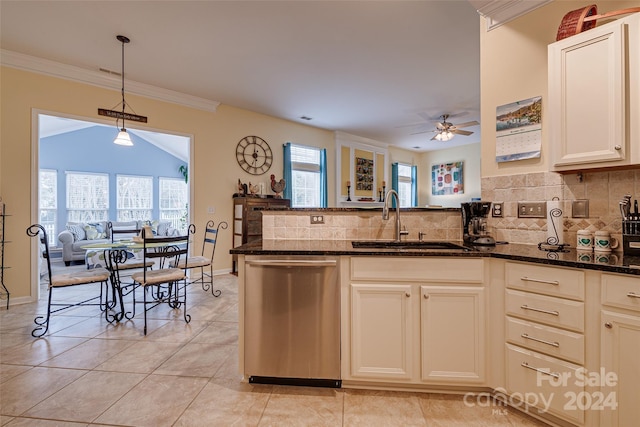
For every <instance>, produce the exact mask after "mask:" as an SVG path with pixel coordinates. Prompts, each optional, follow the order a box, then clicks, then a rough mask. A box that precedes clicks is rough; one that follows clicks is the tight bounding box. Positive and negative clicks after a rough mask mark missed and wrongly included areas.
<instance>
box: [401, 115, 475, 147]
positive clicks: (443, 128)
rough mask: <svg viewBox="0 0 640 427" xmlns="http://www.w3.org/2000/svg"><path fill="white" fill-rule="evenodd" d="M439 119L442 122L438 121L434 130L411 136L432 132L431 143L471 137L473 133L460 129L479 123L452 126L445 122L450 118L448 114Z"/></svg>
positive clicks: (472, 122)
mask: <svg viewBox="0 0 640 427" xmlns="http://www.w3.org/2000/svg"><path fill="white" fill-rule="evenodd" d="M440 117H441V118H442V121H439V122H437V123H436V129H434V130H426V131H422V132H416V133H412V134H411V135H418V134H421V133H426V132H434V133H435V135H434V136H433V138H431V141H433V140H437V141H449V140H450V139H451V138H453V137H454V136H455V135H464V136H469V135H471V134H472V133H473V132H470V131H468V130H462V129H461V128H466V127H469V126H477V125H479V124H480V123H479V122H477V121H475V120H473V121H471V122H465V123H459V124H453V123H451V122H448V121H447V119H448V118H449V117H451V116H450V115H449V114H443V115H442V116H440Z"/></svg>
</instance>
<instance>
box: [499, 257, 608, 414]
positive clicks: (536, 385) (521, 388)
mask: <svg viewBox="0 0 640 427" xmlns="http://www.w3.org/2000/svg"><path fill="white" fill-rule="evenodd" d="M596 285H597V283H596ZM505 286H506V289H505V314H506V316H505V322H506V326H505V338H506V344H505V352H506V355H505V359H506V373H505V378H506V390H507V393H508V394H509V395H511V396H512V398H513V399H517V398H518V397H520V396H527V393H529V395H528V396H533V395H532V394H531V393H536V394H535V396H538V397H540V399H533V403H531V405H532V406H535V407H536V408H537V409H538V410H540V411H542V412H544V413H549V414H550V415H552V416H555V417H558V418H561V419H563V420H566V421H569V422H571V423H573V424H576V425H584V424H585V411H584V410H583V409H582V408H580V407H578V405H576V407H573V406H572V404H571V401H570V399H571V397H572V396H575V397H578V396H582V395H584V394H585V387H584V385H583V384H581V383H580V382H579V381H576V378H578V376H579V372H582V371H583V370H584V369H585V368H584V365H585V330H586V320H585V287H586V286H585V273H584V272H583V271H581V270H577V269H567V268H560V267H548V266H542V265H533V264H528V263H518V262H507V263H506V264H505ZM563 378H567V381H562V379H563ZM589 392H590V390H589ZM590 396H591V394H589V397H590Z"/></svg>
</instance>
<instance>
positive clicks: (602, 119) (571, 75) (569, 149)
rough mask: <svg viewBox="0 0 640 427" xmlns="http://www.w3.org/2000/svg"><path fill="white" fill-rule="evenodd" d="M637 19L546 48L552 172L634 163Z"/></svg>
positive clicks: (636, 109)
mask: <svg viewBox="0 0 640 427" xmlns="http://www.w3.org/2000/svg"><path fill="white" fill-rule="evenodd" d="M638 16H640V14H636V15H632V16H631V17H629V18H627V19H620V20H617V21H614V22H611V23H609V24H605V25H602V26H600V27H596V28H594V29H592V30H589V31H586V32H584V33H581V34H578V35H575V36H572V37H569V38H566V39H564V40H561V41H558V42H556V43H553V44H551V45H549V48H548V56H549V94H548V97H549V114H548V115H547V117H548V119H549V146H550V150H551V154H552V169H553V170H556V171H569V170H578V169H589V168H602V167H613V166H625V165H631V164H635V163H637V159H634V157H633V156H632V153H631V152H630V149H631V147H632V145H633V144H632V143H631V142H632V141H631V139H632V138H636V139H637V137H638V135H637V123H635V122H637V121H638V120H637V114H638V97H639V96H640V95H639V94H638V93H637V90H638V76H637V73H638V52H636V51H637V50H638V47H639V46H640V41H639V40H637V39H638V21H639V19H638ZM634 89H635V91H636V92H635V93H634ZM634 114H635V115H636V117H635V118H634ZM636 143H637V141H636ZM636 149H637V147H636ZM636 157H637V155H636Z"/></svg>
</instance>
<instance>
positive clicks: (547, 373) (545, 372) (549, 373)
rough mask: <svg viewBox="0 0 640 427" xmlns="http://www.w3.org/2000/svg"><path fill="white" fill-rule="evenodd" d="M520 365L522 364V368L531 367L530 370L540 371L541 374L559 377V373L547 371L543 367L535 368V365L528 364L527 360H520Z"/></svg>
mask: <svg viewBox="0 0 640 427" xmlns="http://www.w3.org/2000/svg"><path fill="white" fill-rule="evenodd" d="M520 366H522V367H523V368H527V369H531V370H532V371H536V372H540V373H541V374H546V375H549V376H550V377H553V378H560V374H557V373H555V372H547V371H545V370H543V369H540V368H536V367H535V366H530V365H529V364H528V363H527V362H522V363H521V364H520Z"/></svg>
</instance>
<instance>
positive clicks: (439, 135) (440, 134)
mask: <svg viewBox="0 0 640 427" xmlns="http://www.w3.org/2000/svg"><path fill="white" fill-rule="evenodd" d="M435 138H436V139H437V140H438V141H442V133H440V132H438V133H437V134H436V136H435Z"/></svg>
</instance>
